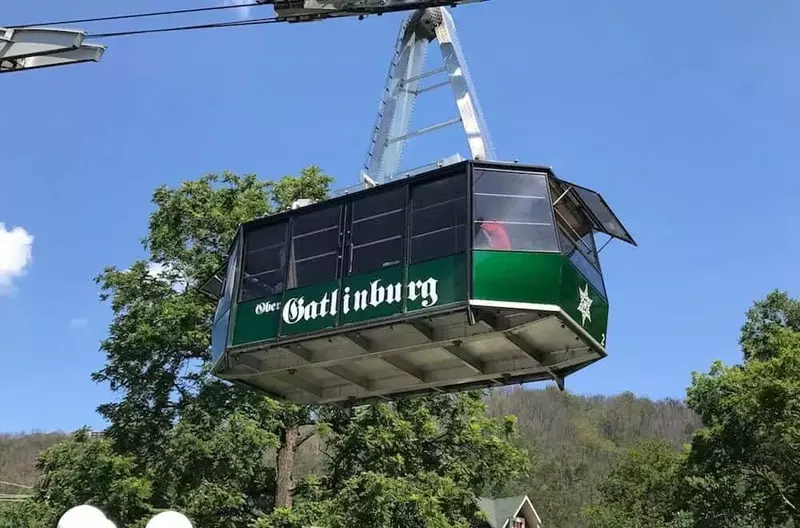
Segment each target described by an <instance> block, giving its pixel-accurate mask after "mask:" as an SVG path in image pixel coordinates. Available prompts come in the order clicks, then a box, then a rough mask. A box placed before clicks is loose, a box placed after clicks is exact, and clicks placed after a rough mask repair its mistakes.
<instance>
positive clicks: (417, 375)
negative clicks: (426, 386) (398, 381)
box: [381, 356, 428, 383]
mask: <svg viewBox="0 0 800 528" xmlns="http://www.w3.org/2000/svg"><path fill="white" fill-rule="evenodd" d="M381 359H382V360H383V361H384V362H386V363H388V364H390V365H391V366H393V367H394V368H396V369H398V370H402V371H403V372H405V373H406V374H408V375H409V376H411V377H412V378H414V379H416V380H417V381H419V382H421V383H427V382H428V376H427V374H425V371H424V370H422V369H420V368H417V367H415V366H414V365H412V364H411V363H410V362H408V361H406V360H405V359H403V358H401V357H398V356H384V357H382V358H381Z"/></svg>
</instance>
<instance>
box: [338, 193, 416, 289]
mask: <svg viewBox="0 0 800 528" xmlns="http://www.w3.org/2000/svg"><path fill="white" fill-rule="evenodd" d="M351 211H352V214H351V216H352V218H351V226H350V265H349V274H351V275H356V274H358V273H366V272H369V271H374V270H379V269H383V268H386V267H390V266H395V265H398V264H400V262H401V261H402V260H403V235H404V233H405V224H406V191H405V188H403V187H400V188H397V189H392V190H390V191H386V192H378V193H376V194H370V195H367V196H365V197H364V198H359V199H357V200H354V201H353V202H352V205H351Z"/></svg>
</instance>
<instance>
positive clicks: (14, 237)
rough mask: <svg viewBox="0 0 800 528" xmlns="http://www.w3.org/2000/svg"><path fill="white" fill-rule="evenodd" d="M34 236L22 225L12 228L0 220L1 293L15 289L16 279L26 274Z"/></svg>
mask: <svg viewBox="0 0 800 528" xmlns="http://www.w3.org/2000/svg"><path fill="white" fill-rule="evenodd" d="M32 252H33V236H31V234H30V233H28V232H27V231H25V229H23V228H21V227H15V228H13V229H11V230H8V229H6V225H5V224H4V223H2V222H0V295H3V294H7V293H11V292H13V290H14V285H13V282H14V279H17V278H19V277H21V276H22V275H24V274H25V269H26V268H27V267H28V265H29V264H30V263H31V257H32Z"/></svg>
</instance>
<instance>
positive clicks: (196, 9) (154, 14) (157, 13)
mask: <svg viewBox="0 0 800 528" xmlns="http://www.w3.org/2000/svg"><path fill="white" fill-rule="evenodd" d="M261 5H266V3H265V2H252V3H247V4H239V5H224V6H213V7H194V8H191V9H173V10H171V11H153V12H148V13H134V14H127V15H111V16H102V17H94V18H75V19H72V20H57V21H53V22H41V23H38V24H21V25H16V26H9V27H10V28H27V27H45V26H58V25H65V24H85V23H88V22H107V21H112V20H130V19H133V18H150V17H158V16H171V15H182V14H189V13H203V12H207V11H222V10H226V9H239V8H242V7H253V6H261Z"/></svg>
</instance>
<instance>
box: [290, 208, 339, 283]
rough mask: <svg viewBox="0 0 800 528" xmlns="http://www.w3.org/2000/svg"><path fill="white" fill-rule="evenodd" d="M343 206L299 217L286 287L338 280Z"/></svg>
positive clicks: (294, 228) (291, 250)
mask: <svg viewBox="0 0 800 528" xmlns="http://www.w3.org/2000/svg"><path fill="white" fill-rule="evenodd" d="M341 210H342V208H341V206H338V205H335V206H331V207H326V208H324V209H320V210H318V211H313V212H310V213H305V214H302V215H299V216H297V217H295V219H294V227H293V230H292V239H291V247H290V251H289V269H288V270H287V279H286V283H287V285H286V287H287V289H288V288H298V287H301V286H308V285H310V284H316V283H319V282H326V281H331V280H334V279H335V278H336V275H337V265H338V262H339V236H340V227H339V226H340V223H341Z"/></svg>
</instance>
